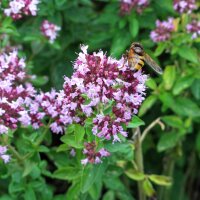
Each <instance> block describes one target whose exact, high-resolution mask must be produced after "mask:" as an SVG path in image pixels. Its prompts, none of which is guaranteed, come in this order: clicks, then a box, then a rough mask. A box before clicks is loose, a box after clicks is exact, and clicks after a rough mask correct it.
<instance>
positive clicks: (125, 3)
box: [120, 0, 149, 14]
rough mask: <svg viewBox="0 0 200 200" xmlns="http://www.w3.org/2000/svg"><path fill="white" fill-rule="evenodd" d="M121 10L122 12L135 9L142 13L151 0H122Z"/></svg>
mask: <svg viewBox="0 0 200 200" xmlns="http://www.w3.org/2000/svg"><path fill="white" fill-rule="evenodd" d="M120 2H121V5H120V10H121V13H122V14H126V13H130V12H131V10H132V9H135V10H136V11H137V12H138V13H142V11H143V10H144V8H146V7H147V6H148V4H149V0H120Z"/></svg>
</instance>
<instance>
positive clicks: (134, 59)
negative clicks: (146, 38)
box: [128, 51, 144, 70]
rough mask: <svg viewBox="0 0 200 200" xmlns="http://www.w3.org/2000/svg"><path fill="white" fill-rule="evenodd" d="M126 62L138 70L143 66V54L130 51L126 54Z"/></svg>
mask: <svg viewBox="0 0 200 200" xmlns="http://www.w3.org/2000/svg"><path fill="white" fill-rule="evenodd" d="M128 64H129V66H130V67H131V68H132V69H136V70H140V69H141V68H142V67H143V66H144V56H142V55H138V54H135V53H134V52H133V51H132V52H131V53H130V54H129V56H128Z"/></svg>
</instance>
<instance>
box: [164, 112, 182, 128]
mask: <svg viewBox="0 0 200 200" xmlns="http://www.w3.org/2000/svg"><path fill="white" fill-rule="evenodd" d="M161 119H162V121H164V122H165V123H166V124H167V125H169V126H172V127H175V128H183V127H184V124H183V121H182V119H181V118H180V117H178V116H176V115H169V116H164V117H162V118H161Z"/></svg>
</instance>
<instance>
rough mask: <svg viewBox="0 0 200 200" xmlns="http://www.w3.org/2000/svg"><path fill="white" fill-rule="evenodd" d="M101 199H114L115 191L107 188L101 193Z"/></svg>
mask: <svg viewBox="0 0 200 200" xmlns="http://www.w3.org/2000/svg"><path fill="white" fill-rule="evenodd" d="M103 200H115V193H114V191H112V190H109V191H108V192H106V193H105V194H104V195H103Z"/></svg>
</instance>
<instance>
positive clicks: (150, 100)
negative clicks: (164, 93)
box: [138, 95, 157, 117]
mask: <svg viewBox="0 0 200 200" xmlns="http://www.w3.org/2000/svg"><path fill="white" fill-rule="evenodd" d="M156 100H157V96H155V95H151V96H148V97H147V98H146V99H145V100H144V101H143V103H142V105H141V107H140V109H139V114H138V115H139V116H140V117H141V116H143V115H144V114H145V113H146V112H147V111H148V110H149V109H150V108H151V107H152V106H153V105H154V104H155V103H156Z"/></svg>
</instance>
